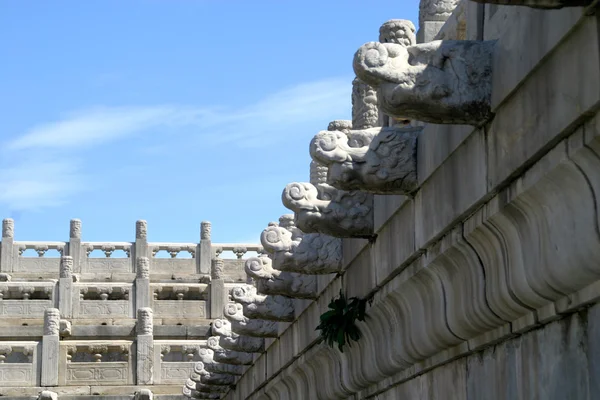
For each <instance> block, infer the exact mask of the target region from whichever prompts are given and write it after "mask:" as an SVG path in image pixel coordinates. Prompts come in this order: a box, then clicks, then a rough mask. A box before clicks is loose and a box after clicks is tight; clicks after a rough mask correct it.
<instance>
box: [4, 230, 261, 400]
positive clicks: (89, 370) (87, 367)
mask: <svg viewBox="0 0 600 400" xmlns="http://www.w3.org/2000/svg"><path fill="white" fill-rule="evenodd" d="M147 230H148V227H147V224H146V222H145V221H138V222H137V223H136V229H135V233H136V235H135V240H134V241H132V242H101V243H99V242H86V241H84V240H83V239H82V225H81V221H79V220H72V221H71V226H70V235H69V240H68V241H64V242H30V241H21V240H16V239H18V234H17V235H16V234H15V231H17V233H18V226H17V227H15V224H14V221H12V220H10V219H5V220H4V221H3V230H2V242H1V244H0V257H1V259H0V316H1V317H2V318H0V396H2V397H3V398H15V399H17V398H19V399H20V398H22V399H31V398H38V396H41V397H40V398H45V397H44V396H45V395H44V396H42V395H40V393H41V392H42V391H43V390H44V389H46V390H48V391H49V392H48V393H49V394H48V395H49V396H52V395H58V396H59V397H64V396H67V398H70V399H75V398H78V396H80V397H81V398H85V396H86V395H87V396H94V398H102V396H108V397H106V398H110V399H113V400H116V399H121V398H122V399H130V398H134V396H137V397H135V398H139V399H142V398H144V397H143V396H142V397H140V396H141V395H140V393H142V392H141V391H142V389H149V390H150V391H151V392H152V393H153V395H154V396H155V397H157V398H158V399H165V400H166V399H175V398H181V397H182V396H181V385H182V383H183V382H184V381H185V380H186V379H187V378H188V377H189V375H190V373H191V372H192V371H193V369H194V366H195V364H196V363H197V362H199V361H200V360H201V359H202V357H201V354H200V353H201V352H202V351H206V349H207V339H208V337H209V336H210V325H211V323H212V322H213V321H214V320H215V319H218V318H221V317H222V316H223V308H224V304H225V302H226V299H227V296H228V292H227V290H228V288H229V287H230V286H231V285H234V284H236V283H237V284H239V283H244V284H245V283H246V282H247V280H248V278H247V276H246V273H245V271H244V270H243V267H240V265H242V266H243V263H244V260H245V259H247V258H248V257H249V256H251V255H252V254H253V253H256V252H257V251H258V252H260V251H261V246H259V245H256V244H227V243H222V244H219V243H211V238H210V223H207V222H203V223H202V229H201V231H202V232H201V240H200V242H199V243H154V242H148V240H147V238H148V236H147ZM221 257H228V258H221ZM217 260H218V261H217ZM215 263H217V264H220V265H221V268H220V272H219V273H215V271H214V268H213V265H214V264H215ZM136 393H138V394H137V395H136ZM152 393H151V394H152ZM73 396H75V397H73Z"/></svg>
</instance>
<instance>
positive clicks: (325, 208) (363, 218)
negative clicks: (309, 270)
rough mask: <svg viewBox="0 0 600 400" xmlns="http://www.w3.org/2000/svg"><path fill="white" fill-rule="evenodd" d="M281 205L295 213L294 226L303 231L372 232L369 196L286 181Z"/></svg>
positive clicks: (332, 233) (336, 234)
mask: <svg viewBox="0 0 600 400" xmlns="http://www.w3.org/2000/svg"><path fill="white" fill-rule="evenodd" d="M282 201H283V205H284V206H285V207H287V208H288V209H290V210H292V211H294V213H295V214H296V219H295V220H296V226H297V227H298V228H300V230H302V231H303V232H305V233H324V234H326V235H330V236H334V237H339V238H351V237H354V238H370V237H372V236H373V196H372V195H370V194H368V193H365V192H358V191H343V190H338V189H335V188H334V187H333V186H330V185H327V184H319V185H317V186H314V185H312V184H310V183H308V182H293V183H290V184H288V185H287V186H286V187H285V189H284V190H283V194H282Z"/></svg>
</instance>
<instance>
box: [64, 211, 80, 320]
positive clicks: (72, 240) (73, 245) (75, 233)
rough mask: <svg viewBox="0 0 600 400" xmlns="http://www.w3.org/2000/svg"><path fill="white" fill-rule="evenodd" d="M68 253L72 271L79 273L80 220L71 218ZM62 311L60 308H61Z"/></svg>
mask: <svg viewBox="0 0 600 400" xmlns="http://www.w3.org/2000/svg"><path fill="white" fill-rule="evenodd" d="M68 251H69V252H68V253H67V254H65V255H68V256H71V257H72V258H73V259H72V263H73V269H72V272H75V273H81V220H79V219H72V220H71V223H70V227H69V247H68ZM61 311H62V310H61Z"/></svg>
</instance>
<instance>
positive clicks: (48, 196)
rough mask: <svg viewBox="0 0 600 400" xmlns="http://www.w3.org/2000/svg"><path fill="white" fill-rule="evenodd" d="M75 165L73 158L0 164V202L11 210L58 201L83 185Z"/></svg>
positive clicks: (54, 203)
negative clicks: (69, 159)
mask: <svg viewBox="0 0 600 400" xmlns="http://www.w3.org/2000/svg"><path fill="white" fill-rule="evenodd" d="M76 167H77V164H76V163H75V162H73V161H59V160H34V159H29V160H22V161H20V162H18V163H16V164H15V165H14V166H12V167H6V168H0V203H3V204H6V206H7V207H8V208H9V209H10V210H11V211H25V210H33V211H37V210H39V209H41V208H44V207H49V206H58V205H61V204H63V203H64V202H66V201H67V200H68V198H69V197H70V196H71V195H73V194H75V193H77V192H79V191H81V190H82V188H83V187H84V186H83V182H84V180H83V177H82V176H81V175H80V174H79V173H78V172H77V171H76Z"/></svg>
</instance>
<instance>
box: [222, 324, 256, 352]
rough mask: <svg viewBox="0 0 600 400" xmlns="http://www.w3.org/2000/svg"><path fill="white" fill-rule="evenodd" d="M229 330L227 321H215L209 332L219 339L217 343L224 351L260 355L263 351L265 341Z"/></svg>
mask: <svg viewBox="0 0 600 400" xmlns="http://www.w3.org/2000/svg"><path fill="white" fill-rule="evenodd" d="M231 329H232V327H231V322H230V321H229V320H227V319H216V320H214V321H213V322H212V327H211V331H212V333H213V335H217V336H220V337H221V340H220V342H219V343H220V344H221V346H222V347H223V348H224V349H229V350H235V351H243V352H246V353H262V352H264V351H265V340H264V339H263V338H260V337H253V336H245V335H240V334H238V333H236V332H233V331H232V330H231Z"/></svg>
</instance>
